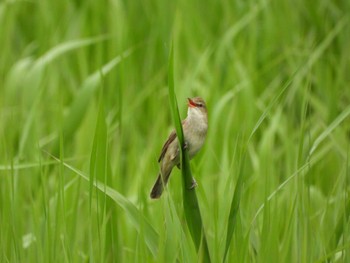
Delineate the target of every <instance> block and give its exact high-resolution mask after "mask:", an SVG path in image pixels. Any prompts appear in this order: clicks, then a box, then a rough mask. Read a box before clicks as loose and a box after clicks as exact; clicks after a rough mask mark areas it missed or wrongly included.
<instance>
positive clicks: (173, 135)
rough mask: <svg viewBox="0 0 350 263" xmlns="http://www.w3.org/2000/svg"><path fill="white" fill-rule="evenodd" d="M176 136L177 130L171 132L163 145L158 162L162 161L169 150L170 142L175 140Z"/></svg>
mask: <svg viewBox="0 0 350 263" xmlns="http://www.w3.org/2000/svg"><path fill="white" fill-rule="evenodd" d="M175 138H176V132H175V131H172V132H171V133H170V135H169V137H168V139H167V141H166V142H165V143H164V145H163V148H162V152H161V153H160V156H159V159H158V162H160V161H161V160H162V159H163V158H164V155H165V153H166V151H167V150H168V147H169V145H170V143H172V142H173V141H174V140H175Z"/></svg>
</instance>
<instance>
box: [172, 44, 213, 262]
mask: <svg viewBox="0 0 350 263" xmlns="http://www.w3.org/2000/svg"><path fill="white" fill-rule="evenodd" d="M174 86H175V84H174V46H173V45H172V47H171V50H170V56H169V68H168V88H169V100H170V108H171V113H172V117H173V121H174V124H175V129H176V134H177V137H178V140H179V144H180V145H179V147H180V153H181V173H182V187H183V206H184V210H185V217H186V222H187V225H188V229H189V230H190V233H191V236H192V239H193V241H194V243H195V246H196V248H197V250H198V251H199V253H198V254H199V258H201V259H202V261H203V262H210V256H209V250H208V245H207V240H206V237H205V234H204V230H203V223H202V217H201V213H200V210H199V205H198V199H197V195H196V191H195V189H191V188H192V184H193V177H192V172H191V167H190V161H189V157H188V153H187V151H184V150H183V146H184V135H183V130H182V124H181V119H180V114H179V109H178V105H177V100H176V95H175V87H174Z"/></svg>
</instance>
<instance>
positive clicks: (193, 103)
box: [188, 98, 197, 108]
mask: <svg viewBox="0 0 350 263" xmlns="http://www.w3.org/2000/svg"><path fill="white" fill-rule="evenodd" d="M188 107H191V108H194V107H197V105H196V103H195V102H194V101H193V100H191V99H190V98H188Z"/></svg>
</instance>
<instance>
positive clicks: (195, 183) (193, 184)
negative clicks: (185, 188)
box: [189, 177, 198, 190]
mask: <svg viewBox="0 0 350 263" xmlns="http://www.w3.org/2000/svg"><path fill="white" fill-rule="evenodd" d="M197 186H198V184H197V182H196V179H194V177H192V185H191V186H190V187H189V190H192V189H194V188H196V187H197Z"/></svg>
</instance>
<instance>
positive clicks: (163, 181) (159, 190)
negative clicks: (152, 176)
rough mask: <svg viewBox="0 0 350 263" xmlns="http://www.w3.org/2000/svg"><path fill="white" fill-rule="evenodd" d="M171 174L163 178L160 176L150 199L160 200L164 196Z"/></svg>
mask: <svg viewBox="0 0 350 263" xmlns="http://www.w3.org/2000/svg"><path fill="white" fill-rule="evenodd" d="M170 172H171V171H170ZM170 172H169V173H168V174H165V175H163V178H162V175H161V174H159V175H158V178H157V181H156V182H155V183H154V186H153V188H152V191H151V194H150V197H151V198H152V199H158V198H159V197H160V196H161V195H162V193H163V190H164V187H165V186H166V184H167V182H168V179H169V176H170Z"/></svg>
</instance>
